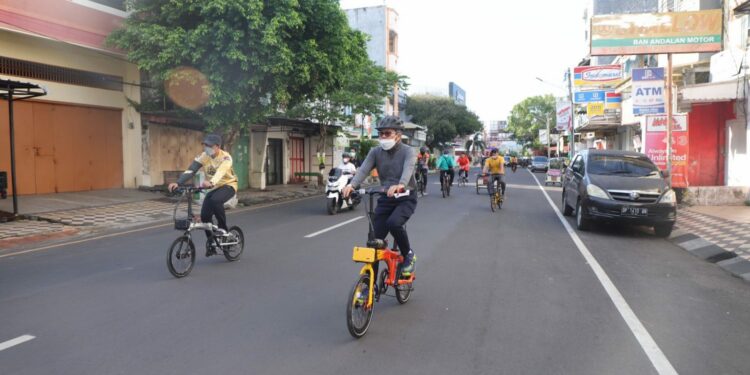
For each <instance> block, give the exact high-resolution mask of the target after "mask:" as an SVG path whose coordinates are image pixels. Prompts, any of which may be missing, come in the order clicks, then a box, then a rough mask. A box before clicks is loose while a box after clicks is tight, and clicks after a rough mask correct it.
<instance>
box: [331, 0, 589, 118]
mask: <svg viewBox="0 0 750 375" xmlns="http://www.w3.org/2000/svg"><path fill="white" fill-rule="evenodd" d="M384 3H385V4H386V5H388V6H389V7H391V8H394V9H395V10H396V11H397V12H398V14H399V24H398V30H397V31H398V33H399V60H398V71H399V73H401V74H404V75H406V76H408V77H409V83H410V87H409V90H408V93H409V95H414V94H420V93H425V92H428V93H441V94H443V95H448V82H450V81H453V82H455V83H456V84H458V85H459V86H460V87H461V88H463V89H464V91H466V105H467V107H468V108H469V109H470V110H472V111H474V112H475V113H476V114H477V115H479V117H480V119H481V120H482V121H485V122H487V121H490V120H505V119H506V118H507V117H508V115H509V114H510V110H511V109H512V108H513V106H514V105H515V104H516V103H518V102H520V101H522V100H523V99H524V98H526V97H528V96H533V95H541V94H553V95H557V96H562V95H567V90H566V91H562V88H561V86H563V77H564V74H565V69H567V68H568V67H571V66H575V65H577V64H578V62H579V61H581V59H582V58H583V57H585V55H586V53H587V47H586V45H585V42H584V30H585V28H584V22H583V13H584V7H585V1H584V0H537V1H533V0H526V1H508V0H340V4H341V7H342V8H344V9H350V8H358V7H363V6H377V5H383V4H384ZM536 77H540V78H542V79H543V80H545V81H547V82H549V83H547V84H545V83H542V82H539V81H538V80H536ZM556 86H557V87H556Z"/></svg>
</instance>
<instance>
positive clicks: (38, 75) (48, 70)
mask: <svg viewBox="0 0 750 375" xmlns="http://www.w3.org/2000/svg"><path fill="white" fill-rule="evenodd" d="M0 74H6V75H10V76H16V77H25V78H32V79H38V80H43V81H50V82H59V83H65V84H69V85H76V86H87V87H94V88H98V89H105V90H113V91H122V77H118V76H113V75H107V74H101V73H94V72H87V71H85V70H78V69H71V68H63V67H60V66H54V65H47V64H42V63H37V62H31V61H25V60H19V59H13V58H10V57H4V56H0Z"/></svg>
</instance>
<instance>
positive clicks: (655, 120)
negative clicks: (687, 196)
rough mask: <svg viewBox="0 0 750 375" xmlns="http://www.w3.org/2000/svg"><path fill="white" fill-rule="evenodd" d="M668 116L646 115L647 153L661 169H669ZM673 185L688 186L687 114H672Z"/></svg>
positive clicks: (645, 148)
mask: <svg viewBox="0 0 750 375" xmlns="http://www.w3.org/2000/svg"><path fill="white" fill-rule="evenodd" d="M666 124H667V116H646V143H645V145H644V151H645V154H646V155H648V157H649V158H650V159H651V161H653V162H654V164H656V166H657V167H659V169H662V170H666V169H667V131H666ZM671 174H672V187H678V188H684V187H687V186H688V180H687V178H688V120H687V115H674V116H672V171H671Z"/></svg>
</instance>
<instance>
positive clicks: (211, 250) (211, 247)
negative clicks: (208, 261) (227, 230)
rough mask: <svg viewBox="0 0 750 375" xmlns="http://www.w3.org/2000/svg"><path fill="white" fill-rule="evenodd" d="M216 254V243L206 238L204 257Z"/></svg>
mask: <svg viewBox="0 0 750 375" xmlns="http://www.w3.org/2000/svg"><path fill="white" fill-rule="evenodd" d="M212 255H216V244H215V243H214V241H213V240H212V239H208V240H206V258H208V257H210V256H212Z"/></svg>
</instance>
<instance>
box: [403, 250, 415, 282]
mask: <svg viewBox="0 0 750 375" xmlns="http://www.w3.org/2000/svg"><path fill="white" fill-rule="evenodd" d="M416 263H417V256H416V255H414V252H413V251H410V252H409V254H406V259H404V263H403V264H402V265H401V276H403V277H411V274H412V273H414V268H415V264H416Z"/></svg>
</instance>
